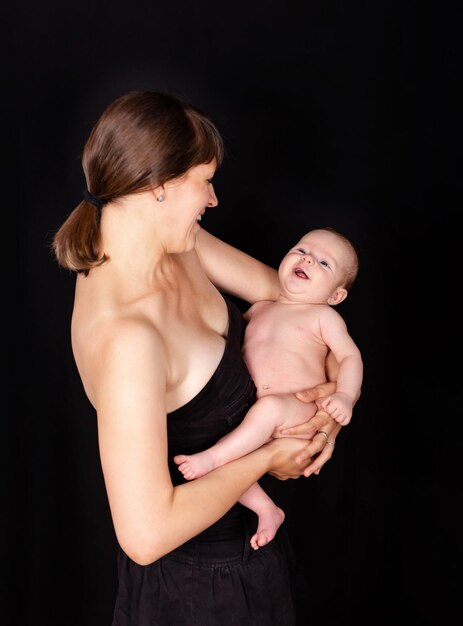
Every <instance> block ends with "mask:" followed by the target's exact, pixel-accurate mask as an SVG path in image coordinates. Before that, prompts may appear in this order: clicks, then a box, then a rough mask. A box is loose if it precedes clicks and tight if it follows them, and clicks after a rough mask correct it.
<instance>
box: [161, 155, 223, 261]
mask: <svg viewBox="0 0 463 626" xmlns="http://www.w3.org/2000/svg"><path fill="white" fill-rule="evenodd" d="M215 170H216V162H215V159H214V160H213V161H211V162H210V163H202V164H201V165H195V166H194V167H192V168H191V169H189V170H188V172H187V173H186V174H185V175H184V176H182V177H181V178H177V179H175V180H171V181H169V182H167V183H166V184H165V185H164V189H165V203H164V204H165V208H166V209H169V214H170V217H171V227H172V232H173V234H174V241H175V243H174V241H173V242H172V243H173V245H174V246H175V247H177V248H178V249H173V250H170V251H171V252H186V251H188V250H192V249H193V248H194V245H195V240H196V234H197V232H198V231H199V228H200V226H199V222H200V221H201V217H202V216H203V215H204V213H205V211H206V209H207V208H212V207H215V206H217V204H218V200H217V196H216V195H215V191H214V186H213V184H212V178H213V176H214V174H215ZM170 209H171V210H170Z"/></svg>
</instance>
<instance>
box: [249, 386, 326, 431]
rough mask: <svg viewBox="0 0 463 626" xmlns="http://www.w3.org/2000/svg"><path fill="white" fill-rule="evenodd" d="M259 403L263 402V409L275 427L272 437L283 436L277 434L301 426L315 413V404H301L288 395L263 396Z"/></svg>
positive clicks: (293, 396) (291, 395)
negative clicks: (266, 411)
mask: <svg viewBox="0 0 463 626" xmlns="http://www.w3.org/2000/svg"><path fill="white" fill-rule="evenodd" d="M259 401H265V404H266V407H265V408H266V409H267V410H268V412H269V414H271V415H272V419H273V423H274V425H275V431H274V432H273V434H272V437H282V436H284V435H281V434H279V431H280V430H283V429H284V428H291V427H292V426H298V425H299V424H303V423H304V422H307V421H308V420H309V419H310V418H311V417H313V416H314V415H315V413H316V412H317V405H316V404H315V402H308V403H307V402H301V401H300V400H298V399H297V398H296V396H295V395H293V394H290V393H288V394H278V395H277V394H275V395H268V396H264V397H263V398H261V399H260V400H259Z"/></svg>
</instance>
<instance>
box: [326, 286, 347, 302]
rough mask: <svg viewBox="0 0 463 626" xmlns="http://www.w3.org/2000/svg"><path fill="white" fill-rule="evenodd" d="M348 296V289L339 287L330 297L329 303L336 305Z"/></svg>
mask: <svg viewBox="0 0 463 626" xmlns="http://www.w3.org/2000/svg"><path fill="white" fill-rule="evenodd" d="M346 298H347V289H345V288H344V287H338V288H337V289H336V291H334V292H333V293H332V294H331V296H330V297H329V298H328V304H330V305H331V306H335V305H336V304H339V303H340V302H342V301H343V300H345V299H346Z"/></svg>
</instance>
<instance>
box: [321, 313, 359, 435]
mask: <svg viewBox="0 0 463 626" xmlns="http://www.w3.org/2000/svg"><path fill="white" fill-rule="evenodd" d="M320 329H321V335H322V340H323V341H324V342H325V343H326V345H327V346H328V347H329V349H330V350H331V351H332V353H333V355H334V357H335V358H336V361H337V362H338V364H339V370H338V374H337V381H336V392H335V393H333V394H331V395H329V396H327V397H326V398H324V399H323V400H322V402H320V406H321V408H323V409H324V410H325V411H326V412H327V413H329V414H330V415H331V417H332V418H333V419H335V420H336V421H337V422H338V423H339V424H341V425H342V426H345V425H346V424H348V423H349V422H350V419H351V417H352V409H353V406H354V404H355V402H356V400H357V399H358V397H359V395H360V390H361V386H362V379H363V362H362V357H361V354H360V350H359V349H358V347H357V345H356V344H355V342H354V340H353V339H352V337H351V336H350V335H349V333H348V331H347V326H346V323H345V322H344V320H343V318H342V317H341V316H340V315H339V314H338V312H337V311H335V310H334V309H333V308H331V307H327V308H326V309H323V311H322V315H321V317H320Z"/></svg>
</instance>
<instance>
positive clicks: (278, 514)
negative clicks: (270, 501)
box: [251, 506, 285, 550]
mask: <svg viewBox="0 0 463 626" xmlns="http://www.w3.org/2000/svg"><path fill="white" fill-rule="evenodd" d="M284 519H285V514H284V512H283V511H282V509H280V508H278V507H277V506H272V507H271V508H268V509H265V510H264V511H259V522H258V524H257V530H256V533H255V535H253V536H252V537H251V546H252V547H253V548H254V550H258V549H259V548H260V547H262V546H265V545H266V544H267V543H269V541H272V539H273V538H274V537H275V535H276V534H277V530H278V529H279V528H280V526H281V525H282V523H283V520H284Z"/></svg>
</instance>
